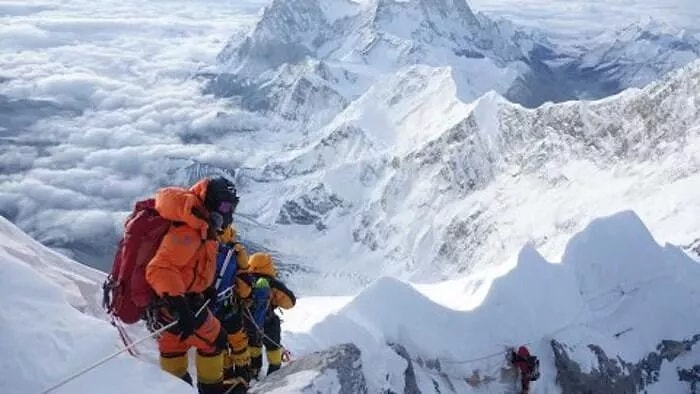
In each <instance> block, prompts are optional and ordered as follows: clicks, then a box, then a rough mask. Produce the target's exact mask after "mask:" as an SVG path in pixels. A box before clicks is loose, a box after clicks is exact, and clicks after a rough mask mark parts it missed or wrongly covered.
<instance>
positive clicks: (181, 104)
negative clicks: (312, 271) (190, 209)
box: [0, 0, 261, 266]
mask: <svg viewBox="0 0 700 394" xmlns="http://www.w3.org/2000/svg"><path fill="white" fill-rule="evenodd" d="M260 5H261V3H260V2H256V1H247V2H240V1H209V2H206V1H205V2H197V3H192V2H181V1H167V2H166V1H135V0H134V1H130V0H127V1H105V2H89V1H66V2H63V3H62V4H60V5H56V4H55V3H54V2H51V3H49V2H35V3H29V4H27V2H3V3H1V4H0V21H1V22H2V23H0V81H1V82H0V170H1V172H0V214H3V215H5V216H7V217H9V218H10V219H11V220H13V221H15V222H17V223H18V224H19V225H20V226H21V227H22V228H23V229H24V230H26V231H28V232H29V233H30V234H32V235H33V236H35V237H37V238H38V239H39V240H40V241H42V242H45V243H47V244H49V245H51V246H54V247H57V248H60V249H62V250H63V248H64V247H67V248H68V249H70V246H71V245H75V244H90V245H92V247H93V249H95V250H97V251H101V250H104V253H101V252H97V254H98V256H80V257H82V259H83V260H84V259H91V258H95V259H104V258H108V256H109V254H110V252H111V249H112V248H113V244H114V237H115V236H116V235H117V234H118V231H119V230H120V226H121V220H122V218H123V215H124V213H125V211H126V210H128V209H129V208H130V207H131V204H132V203H133V201H134V199H136V198H139V197H143V196H146V195H148V194H150V193H151V192H152V191H153V190H154V189H155V188H157V187H159V186H161V185H163V184H166V183H170V182H178V181H179V182H184V179H173V176H172V171H173V168H179V167H181V166H183V163H184V164H186V163H187V162H189V161H192V160H200V161H207V162H214V163H218V164H219V165H221V166H226V164H228V163H235V162H236V161H237V160H238V161H240V159H241V157H240V156H241V155H242V153H241V151H240V150H238V149H231V148H229V147H228V145H226V144H223V143H222V144H219V143H217V141H215V139H216V138H215V136H216V135H217V132H216V130H217V129H220V128H221V127H222V124H221V122H222V121H224V120H226V119H228V120H230V119H231V118H233V117H235V116H236V113H235V111H233V110H231V109H229V108H227V105H226V103H224V102H220V101H218V100H217V99H215V98H213V97H211V96H202V95H201V93H200V88H199V85H198V82H197V81H196V80H194V79H192V78H191V77H192V76H193V75H194V74H195V73H197V72H198V71H199V70H200V69H201V68H203V67H205V66H207V65H210V64H212V63H213V61H214V58H215V56H216V54H217V53H218V51H219V50H220V49H221V47H222V45H223V43H224V42H225V41H226V39H227V38H228V37H229V36H230V34H231V33H232V32H234V31H236V29H241V28H245V26H247V25H249V24H250V23H253V22H254V20H255V19H254V18H255V14H256V12H257V10H258V9H259V7H260ZM248 118H250V116H249V115H248ZM227 124H228V125H232V126H234V127H231V126H229V127H228V129H227V130H229V131H230V130H231V129H232V128H235V123H234V122H227ZM219 134H221V133H220V132H219ZM193 135H194V136H196V135H202V136H205V137H206V138H203V139H206V140H207V141H206V142H205V143H199V144H189V145H185V144H183V139H185V138H192V136H193ZM212 136H214V137H213V138H212ZM105 249H109V250H105ZM105 256H107V257H105ZM84 262H87V263H88V264H93V265H98V266H103V264H105V263H106V262H105V261H101V262H95V261H84Z"/></svg>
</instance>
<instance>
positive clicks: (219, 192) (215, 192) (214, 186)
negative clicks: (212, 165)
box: [204, 177, 239, 228]
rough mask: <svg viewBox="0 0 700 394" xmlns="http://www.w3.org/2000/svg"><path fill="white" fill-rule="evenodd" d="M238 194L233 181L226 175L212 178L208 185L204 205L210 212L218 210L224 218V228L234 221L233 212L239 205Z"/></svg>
mask: <svg viewBox="0 0 700 394" xmlns="http://www.w3.org/2000/svg"><path fill="white" fill-rule="evenodd" d="M238 201H239V199H238V195H236V186H235V185H234V184H233V182H231V181H229V180H228V179H226V178H224V177H216V178H212V179H211V180H210V181H209V184H208V185H207V192H206V196H205V198H204V206H205V207H206V208H207V211H209V212H212V213H213V212H217V213H219V214H220V215H222V216H223V218H224V223H223V225H224V228H225V227H226V226H228V225H230V224H231V223H233V213H234V212H235V211H236V207H237V206H238Z"/></svg>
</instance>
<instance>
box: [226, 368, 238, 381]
mask: <svg viewBox="0 0 700 394" xmlns="http://www.w3.org/2000/svg"><path fill="white" fill-rule="evenodd" d="M235 376H236V371H235V369H234V367H230V368H224V380H229V379H233V378H234V377H235Z"/></svg>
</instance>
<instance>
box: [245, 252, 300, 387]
mask: <svg viewBox="0 0 700 394" xmlns="http://www.w3.org/2000/svg"><path fill="white" fill-rule="evenodd" d="M242 277H243V278H244V280H245V281H246V282H247V283H249V284H250V285H251V287H252V288H253V291H252V296H251V301H250V302H249V305H250V306H251V308H252V309H250V310H249V311H248V312H247V313H246V316H245V317H246V318H245V319H244V322H245V326H246V333H247V334H248V350H249V353H250V357H251V361H250V367H251V378H257V377H258V374H259V373H260V370H261V369H262V347H263V345H264V346H265V351H266V355H267V361H268V368H267V375H269V374H271V373H273V372H275V371H276V370H278V369H280V367H281V366H282V351H283V349H282V348H281V345H280V341H281V334H282V327H281V324H282V322H281V320H280V318H279V316H278V315H277V313H276V312H275V311H276V310H277V308H282V309H290V308H292V307H294V305H295V304H296V296H295V295H294V293H293V292H292V291H291V290H289V288H288V287H287V286H286V285H285V284H284V283H282V281H280V280H279V278H278V276H277V269H276V268H275V265H274V263H273V261H272V256H270V255H269V254H268V253H254V254H253V255H251V256H250V259H249V260H248V269H247V270H245V271H244V273H243V274H242ZM261 302H264V303H265V307H264V308H262V309H261V308H260V307H259V305H260V303H261Z"/></svg>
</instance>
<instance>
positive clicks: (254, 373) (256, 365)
mask: <svg viewBox="0 0 700 394" xmlns="http://www.w3.org/2000/svg"><path fill="white" fill-rule="evenodd" d="M260 369H262V354H261V355H259V356H256V357H251V358H250V370H249V372H250V375H249V378H250V379H255V380H258V375H260Z"/></svg>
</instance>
